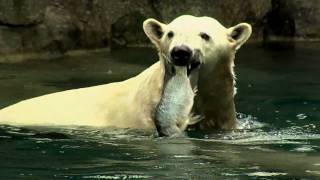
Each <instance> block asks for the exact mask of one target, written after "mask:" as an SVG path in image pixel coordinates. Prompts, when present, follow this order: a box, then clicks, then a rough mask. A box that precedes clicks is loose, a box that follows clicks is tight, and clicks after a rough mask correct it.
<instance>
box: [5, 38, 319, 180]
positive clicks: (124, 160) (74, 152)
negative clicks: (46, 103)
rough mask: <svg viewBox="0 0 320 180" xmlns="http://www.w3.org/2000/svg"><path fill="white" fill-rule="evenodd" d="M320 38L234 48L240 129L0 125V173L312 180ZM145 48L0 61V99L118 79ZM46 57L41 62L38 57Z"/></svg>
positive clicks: (141, 59)
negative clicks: (177, 134) (175, 132)
mask: <svg viewBox="0 0 320 180" xmlns="http://www.w3.org/2000/svg"><path fill="white" fill-rule="evenodd" d="M319 49H320V44H319V43H311V44H310V43H301V44H296V48H295V49H291V50H279V49H274V50H270V49H264V48H262V47H260V46H259V45H247V46H245V47H243V48H242V49H241V50H240V51H239V53H238V56H237V58H236V62H235V63H236V73H237V78H238V80H237V87H238V94H237V96H236V107H237V111H238V118H239V121H240V128H241V129H240V130H237V131H233V132H223V131H218V132H188V133H187V136H186V137H181V138H174V139H170V138H154V137H153V132H151V131H139V130H131V129H115V128H105V129H97V128H90V127H13V126H7V125H0V162H1V163H0V179H15V178H24V179H144V178H145V179H173V178H182V179H188V178H192V179H212V178H214V179H226V178H227V179H234V178H236V179H257V178H261V179H275V178H282V179H291V178H308V179H318V178H320V134H319V133H320V128H319V127H320V80H319V77H320V76H319V75H320V61H319V57H320V51H319ZM156 59H157V57H156V52H155V51H154V50H153V49H124V50H115V51H113V52H112V53H103V52H98V53H88V55H85V56H81V57H65V58H61V59H54V60H50V61H45V60H35V61H30V62H27V63H24V64H11V65H10V64H1V65H0V82H1V83H0V99H1V101H0V106H1V107H5V106H7V105H10V104H12V103H15V102H18V101H20V100H23V99H26V98H31V97H35V96H39V95H43V94H47V93H52V92H57V91H61V90H66V89H73V88H79V87H87V86H93V85H98V84H104V83H108V82H113V81H120V80H124V79H127V78H128V77H131V76H133V75H136V74H138V73H139V72H141V71H142V70H143V69H145V68H147V67H148V66H150V65H151V64H152V63H154V62H155V61H154V60H156ZM44 61H45V62H44Z"/></svg>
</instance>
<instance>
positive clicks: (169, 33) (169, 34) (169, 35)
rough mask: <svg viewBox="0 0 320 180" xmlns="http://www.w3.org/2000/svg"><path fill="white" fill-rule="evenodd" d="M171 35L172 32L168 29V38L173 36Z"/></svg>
mask: <svg viewBox="0 0 320 180" xmlns="http://www.w3.org/2000/svg"><path fill="white" fill-rule="evenodd" d="M173 35H174V34H173V32H172V31H170V32H168V35H167V36H168V38H169V39H171V38H172V37H173Z"/></svg>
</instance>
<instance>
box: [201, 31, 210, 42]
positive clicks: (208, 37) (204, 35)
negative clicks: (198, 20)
mask: <svg viewBox="0 0 320 180" xmlns="http://www.w3.org/2000/svg"><path fill="white" fill-rule="evenodd" d="M200 37H201V38H202V39H203V40H205V41H209V40H210V36H209V35H208V34H207V33H204V32H202V33H200Z"/></svg>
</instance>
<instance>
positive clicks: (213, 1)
mask: <svg viewBox="0 0 320 180" xmlns="http://www.w3.org/2000/svg"><path fill="white" fill-rule="evenodd" d="M182 14H191V15H195V16H211V17H214V18H216V19H217V20H219V21H220V22H221V23H222V24H223V25H225V26H226V27H229V26H234V25H236V24H237V23H239V22H248V23H250V24H252V25H253V36H252V37H251V39H250V40H251V41H262V40H264V41H265V42H269V41H292V40H293V41H314V40H319V39H320V16H319V14H320V2H319V0H307V1H305V0H197V1H194V0H180V1H171V0H139V1H136V0H41V1H39V0H0V62H13V61H20V60H23V59H28V58H35V57H37V56H38V55H39V54H38V53H47V54H45V56H46V57H47V58H48V57H49V56H53V57H55V56H57V55H61V54H64V53H65V52H67V51H69V50H77V49H96V48H118V47H127V46H144V45H146V44H150V43H149V41H148V40H147V38H146V36H145V35H144V33H143V30H142V22H143V21H144V20H145V19H147V18H150V17H153V18H156V19H158V20H160V21H163V22H166V23H169V22H170V21H172V20H173V19H174V18H176V17H177V16H179V15H182ZM21 54H25V55H24V56H17V55H21ZM8 55H15V56H14V57H12V56H8ZM42 57H43V56H42Z"/></svg>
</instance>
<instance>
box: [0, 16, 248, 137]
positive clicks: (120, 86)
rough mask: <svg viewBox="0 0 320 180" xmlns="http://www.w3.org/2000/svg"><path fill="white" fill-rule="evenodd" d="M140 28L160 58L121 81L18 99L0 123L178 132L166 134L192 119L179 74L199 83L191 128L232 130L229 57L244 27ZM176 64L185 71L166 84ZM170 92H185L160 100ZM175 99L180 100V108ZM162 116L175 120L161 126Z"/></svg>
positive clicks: (188, 22) (187, 24)
mask: <svg viewBox="0 0 320 180" xmlns="http://www.w3.org/2000/svg"><path fill="white" fill-rule="evenodd" d="M143 29H144V31H145V33H146V35H147V36H148V37H149V38H150V40H151V41H152V42H153V43H154V44H155V45H156V47H157V48H158V51H159V61H158V62H157V63H155V64H154V65H152V66H151V67H149V68H148V69H146V70H145V71H143V72H142V73H140V74H139V75H137V76H135V77H133V78H130V79H128V80H126V81H122V82H117V83H111V84H106V85H100V86H95V87H88V88H81V89H74V90H68V91H63V92H58V93H53V94H48V95H44V96H40V97H36V98H32V99H28V100H24V101H21V102H19V103H17V104H14V105H11V106H9V107H6V108H4V109H2V110H1V111H0V123H1V124H10V125H24V126H25V125H32V126H35V125H41V126H48V125H58V126H69V125H77V126H98V127H104V126H114V127H120V128H148V129H150V128H153V129H155V128H157V129H158V131H160V132H162V131H163V132H166V130H167V128H169V127H170V126H177V128H173V129H176V130H175V131H176V132H171V133H178V132H177V131H179V129H180V130H181V131H183V130H184V128H185V127H186V125H187V124H192V123H194V122H189V121H190V119H188V117H189V116H190V110H191V107H192V105H193V96H194V93H193V91H192V93H190V92H191V91H190V89H191V86H188V83H190V81H186V80H185V79H184V77H186V76H187V78H188V79H191V81H192V82H193V87H195V86H197V84H198V83H199V85H198V88H199V93H198V94H199V95H198V96H199V98H198V97H197V99H196V104H195V107H194V109H195V112H197V113H199V114H200V115H203V116H205V119H204V120H202V121H201V122H200V123H198V125H197V127H200V128H202V129H205V128H234V127H235V124H236V121H235V117H234V114H235V110H234V102H233V95H234V90H233V88H234V75H233V59H234V55H235V52H236V50H237V49H239V47H240V46H241V45H242V44H243V43H244V42H245V41H246V40H247V39H248V38H249V36H250V34H251V27H250V25H248V24H246V23H241V24H239V25H237V26H235V27H232V28H229V29H227V28H225V27H224V26H222V25H221V24H220V23H219V22H218V21H217V20H215V19H213V18H210V17H194V16H189V15H184V16H180V17H178V18H176V19H175V20H174V21H172V22H171V23H170V24H163V23H160V22H158V21H156V20H154V19H148V20H146V21H145V22H144V24H143ZM181 67H185V70H186V73H180V75H179V77H180V78H176V79H178V80H174V81H173V82H172V84H171V85H170V86H171V87H170V88H166V86H167V84H170V83H168V82H170V81H169V80H170V79H174V78H172V77H175V75H176V74H178V73H177V72H176V70H178V69H179V68H181ZM182 71H183V70H182ZM184 74H185V75H184ZM198 79H199V81H197V80H198ZM177 82H182V85H181V86H177V87H180V88H181V87H184V88H186V91H176V90H175V88H174V87H175V83H177ZM205 85H206V86H205ZM175 93H177V94H178V93H182V94H184V95H183V96H181V97H182V98H184V99H182V101H180V100H181V99H180V100H178V101H177V100H172V99H171V98H164V97H174V96H172V94H173V95H175ZM166 94H169V95H168V96H167V95H166ZM185 96H186V97H185ZM207 97H208V99H206V98H207ZM180 102H184V103H186V104H183V106H180V105H179V103H180ZM210 103H211V104H210ZM161 104H168V107H170V106H171V107H172V108H176V111H175V112H179V113H178V116H179V117H175V118H176V119H174V118H173V115H172V112H171V113H167V114H162V113H163V112H164V113H166V112H167V111H163V112H161V110H159V109H160V107H161ZM210 105H213V106H210ZM172 108H168V109H172ZM173 114H174V113H173ZM176 115H177V114H176ZM163 117H170V118H173V120H172V121H170V122H169V123H163V121H165V119H163ZM177 118H182V120H181V119H177ZM224 122H225V123H224ZM164 135H167V134H166V133H164ZM169 135H171V134H169Z"/></svg>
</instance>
